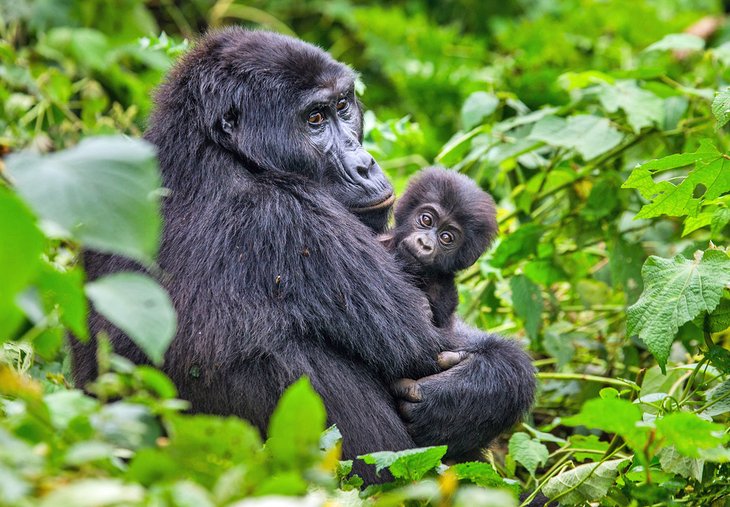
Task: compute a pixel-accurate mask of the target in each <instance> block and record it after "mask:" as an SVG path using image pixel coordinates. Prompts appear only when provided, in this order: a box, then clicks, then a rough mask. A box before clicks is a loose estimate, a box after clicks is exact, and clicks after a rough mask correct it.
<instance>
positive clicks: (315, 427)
mask: <svg viewBox="0 0 730 507" xmlns="http://www.w3.org/2000/svg"><path fill="white" fill-rule="evenodd" d="M326 419H327V415H326V413H325V409H324V403H323V402H322V398H320V396H319V395H318V394H317V393H316V392H315V390H314V389H313V388H312V384H311V383H310V382H309V379H308V378H306V377H302V378H300V379H299V380H297V381H296V382H294V383H293V384H292V385H291V386H289V387H288V388H287V390H286V391H284V394H282V395H281V399H280V400H279V404H278V405H277V407H276V410H274V413H273V415H272V416H271V421H270V422H269V433H268V434H269V439H268V440H267V442H266V448H267V449H268V452H269V454H270V455H271V457H272V458H273V461H274V463H275V465H276V466H277V467H278V468H279V469H285V470H289V469H295V470H296V469H299V470H304V469H305V468H306V467H308V466H309V465H310V464H311V463H312V462H313V460H315V459H316V458H317V457H318V456H319V442H320V436H321V434H322V432H323V431H324V429H325V422H326Z"/></svg>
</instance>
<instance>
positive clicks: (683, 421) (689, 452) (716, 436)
mask: <svg viewBox="0 0 730 507" xmlns="http://www.w3.org/2000/svg"><path fill="white" fill-rule="evenodd" d="M656 427H657V437H658V438H663V439H664V440H665V443H666V444H668V445H672V446H674V448H675V449H677V451H678V452H679V453H680V454H683V455H684V456H687V457H688V458H700V457H701V455H700V451H699V450H700V449H712V448H715V447H719V446H721V445H723V444H724V443H725V442H727V440H728V439H730V435H726V434H725V433H724V430H725V427H724V426H723V425H721V424H717V423H713V422H710V421H706V420H704V419H702V418H701V417H700V416H698V415H697V414H692V413H690V412H673V413H671V414H668V415H666V416H664V417H662V418H661V419H657V420H656Z"/></svg>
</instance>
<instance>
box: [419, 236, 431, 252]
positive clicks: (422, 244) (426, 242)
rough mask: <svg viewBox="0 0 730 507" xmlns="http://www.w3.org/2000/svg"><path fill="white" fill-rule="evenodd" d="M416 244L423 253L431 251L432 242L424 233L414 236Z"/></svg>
mask: <svg viewBox="0 0 730 507" xmlns="http://www.w3.org/2000/svg"><path fill="white" fill-rule="evenodd" d="M416 245H418V248H419V249H420V250H421V252H423V253H424V254H430V253H431V252H433V243H432V242H431V240H430V239H428V238H427V237H426V236H424V235H420V236H418V237H417V238H416Z"/></svg>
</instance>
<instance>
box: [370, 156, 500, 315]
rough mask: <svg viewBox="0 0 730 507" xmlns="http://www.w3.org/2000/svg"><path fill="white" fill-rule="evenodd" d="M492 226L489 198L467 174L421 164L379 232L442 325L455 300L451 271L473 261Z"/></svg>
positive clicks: (494, 228)
mask: <svg viewBox="0 0 730 507" xmlns="http://www.w3.org/2000/svg"><path fill="white" fill-rule="evenodd" d="M496 232H497V221H496V219H495V210H494V200H493V199H492V197H491V196H490V195H489V194H488V193H486V192H485V191H483V190H482V189H480V188H479V187H478V186H477V184H476V183H475V182H474V181H472V180H471V179H470V178H468V177H466V176H464V175H462V174H459V173H457V172H454V171H448V170H445V169H440V168H436V167H432V168H428V169H424V170H423V171H422V172H421V173H420V174H418V175H417V176H416V177H415V178H414V179H413V180H412V181H411V183H410V184H409V185H408V188H407V189H406V191H405V193H404V194H403V196H402V197H401V198H400V199H399V200H398V202H397V203H396V205H395V227H394V228H393V229H392V230H391V231H389V232H388V233H386V234H385V235H383V236H381V241H382V243H383V244H384V245H385V247H386V248H387V249H388V250H390V251H391V252H393V253H394V254H395V256H396V258H397V259H398V260H399V261H400V262H401V264H402V265H403V269H404V270H405V271H406V272H407V273H408V274H410V275H411V276H412V278H413V281H414V283H415V285H416V286H417V287H418V288H420V289H421V290H422V291H423V292H424V293H425V294H426V297H427V298H428V301H429V304H430V307H431V313H432V315H433V323H434V324H435V325H436V326H437V327H446V326H448V325H449V324H450V323H451V318H452V316H453V314H454V311H455V310H456V305H457V303H458V300H459V296H458V293H457V292H456V283H455V282H454V275H455V273H456V272H457V271H460V270H462V269H465V268H468V267H469V266H471V265H472V264H474V263H475V262H476V260H477V259H478V258H479V256H480V255H481V254H482V253H484V251H485V250H486V249H487V247H488V246H489V245H490V244H491V242H492V239H493V238H494V236H495V234H496Z"/></svg>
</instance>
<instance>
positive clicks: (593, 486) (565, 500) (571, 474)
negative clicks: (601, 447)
mask: <svg viewBox="0 0 730 507" xmlns="http://www.w3.org/2000/svg"><path fill="white" fill-rule="evenodd" d="M626 462H627V460H626V459H614V460H611V461H604V462H602V463H587V464H585V465H579V466H577V467H575V468H573V469H572V470H568V471H567V472H563V473H562V474H560V475H557V476H555V477H552V478H551V479H550V480H548V481H547V483H545V486H544V488H543V490H542V491H543V493H545V495H547V496H548V497H549V498H551V499H553V498H556V497H558V495H560V494H561V493H565V494H564V495H562V496H560V505H575V504H578V503H583V502H590V501H593V500H600V499H602V498H603V497H604V496H606V493H608V488H610V487H611V486H613V484H614V481H615V480H616V477H617V476H618V472H619V467H620V466H621V465H622V464H623V463H626Z"/></svg>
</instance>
